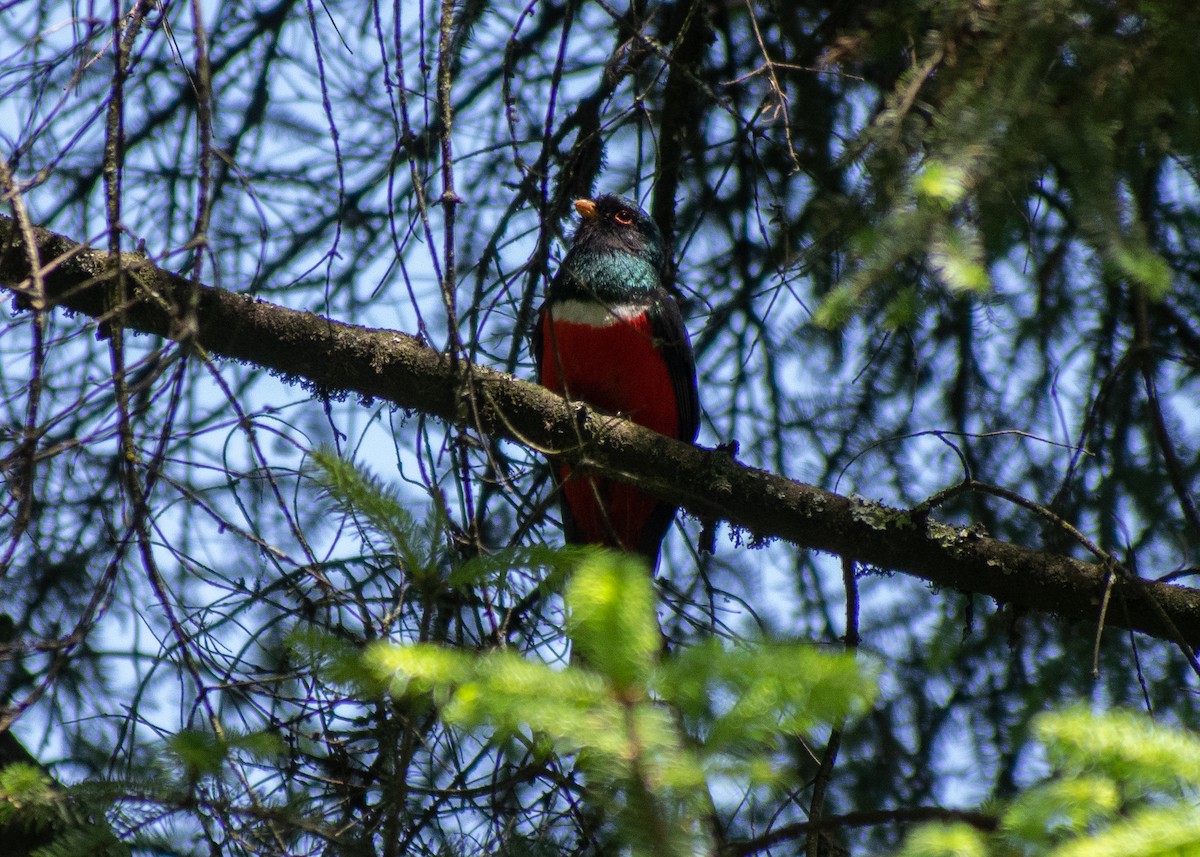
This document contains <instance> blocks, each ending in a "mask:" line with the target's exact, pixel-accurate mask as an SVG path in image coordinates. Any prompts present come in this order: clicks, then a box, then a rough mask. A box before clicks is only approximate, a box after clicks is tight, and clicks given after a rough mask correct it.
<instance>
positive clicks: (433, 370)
mask: <svg viewBox="0 0 1200 857" xmlns="http://www.w3.org/2000/svg"><path fill="white" fill-rule="evenodd" d="M33 232H34V236H35V240H36V241H37V248H36V250H37V253H36V258H38V259H40V260H42V263H41V275H42V281H43V285H44V289H45V299H46V302H47V306H48V307H52V306H60V307H63V308H65V309H68V310H71V311H74V312H79V313H84V314H86V315H89V316H92V317H93V318H99V317H101V316H102V315H103V314H104V312H105V301H104V291H105V290H104V289H103V288H102V284H103V282H104V279H105V277H107V276H110V275H111V274H110V273H109V272H110V270H111V268H110V266H108V264H107V256H106V254H105V253H103V252H99V251H96V250H93V249H91V248H88V247H84V246H82V245H80V244H78V243H76V242H74V241H72V240H70V239H68V238H65V237H63V236H61V235H57V234H55V233H52V232H48V231H46V230H44V229H38V228H35V229H34V230H33ZM31 256H32V254H30V253H29V252H28V250H27V249H26V247H25V245H24V241H23V238H22V233H21V230H20V229H19V228H18V226H17V224H16V223H15V222H14V221H13V220H12V218H9V217H5V216H0V285H3V286H4V287H5V288H8V289H9V290H10V291H12V292H14V293H15V294H17V295H18V296H21V295H25V294H32V292H33V286H32V283H33V279H32V272H31V270H30V258H31ZM122 268H123V269H124V270H125V271H126V275H127V276H128V277H129V279H130V288H129V291H130V294H129V305H128V306H127V307H125V321H124V323H125V325H126V326H127V327H128V328H129V329H130V330H137V331H141V332H144V333H153V334H158V335H160V336H166V337H172V338H176V333H178V334H180V335H181V336H182V335H184V334H186V333H187V331H186V330H184V329H183V328H182V326H181V325H180V320H181V319H182V318H183V313H182V308H183V307H186V306H187V305H188V301H189V299H194V295H193V293H192V291H191V290H192V289H193V288H194V284H192V283H190V282H189V281H188V280H186V279H184V278H182V277H179V276H176V275H174V274H172V273H170V272H167V271H163V270H161V269H159V268H157V267H155V266H154V265H153V264H152V263H150V262H149V261H148V260H146V259H144V258H142V257H140V256H136V255H133V254H127V255H126V256H125V258H124V260H123V262H122ZM196 320H197V330H196V338H195V339H194V340H193V342H194V344H195V345H196V346H197V347H200V348H203V349H204V350H206V351H207V352H209V353H211V354H214V355H219V356H222V357H226V358H230V359H234V360H239V361H242V362H245V363H252V364H255V365H257V366H261V367H263V368H266V369H270V370H272V371H275V372H278V373H280V374H281V375H283V376H285V377H287V378H289V379H292V380H295V381H301V382H304V383H307V384H310V385H312V386H314V387H316V388H318V389H321V390H326V391H347V392H353V393H357V394H358V395H360V396H364V397H368V398H378V399H386V400H388V401H390V402H393V403H394V404H396V405H397V406H399V407H401V408H409V409H413V410H418V411H421V412H423V413H425V414H429V415H431V416H436V417H439V418H441V419H443V420H446V421H447V422H450V423H454V424H456V425H460V426H465V427H467V428H469V429H473V430H476V431H479V432H480V433H482V434H486V435H490V436H494V437H501V438H506V439H509V440H512V441H516V442H518V443H522V444H525V445H528V446H530V447H533V448H535V449H539V450H541V451H544V452H547V454H550V455H552V456H553V457H556V458H560V459H562V460H564V461H567V462H569V463H570V464H571V466H572V467H573V468H578V469H585V470H591V471H593V472H596V473H599V474H602V475H605V476H609V477H612V478H616V479H621V480H624V481H627V482H636V483H637V484H638V485H639V486H641V487H643V488H645V489H646V490H647V491H650V492H651V493H653V494H655V495H657V496H659V497H661V498H663V499H665V500H668V501H670V502H673V503H677V504H679V505H681V506H683V507H684V508H686V509H687V510H688V511H689V512H692V513H693V514H695V515H699V516H703V517H709V518H716V519H725V520H726V521H728V522H729V523H730V524H732V525H733V526H735V527H741V528H744V529H746V530H749V531H751V532H752V533H754V534H755V535H757V536H759V537H763V538H780V539H786V540H787V541H790V542H793V543H794V544H797V545H799V546H801V547H805V548H811V549H815V550H822V551H827V552H829V553H833V554H837V555H839V556H842V557H845V558H848V559H852V560H854V561H856V562H858V563H860V564H864V565H870V566H875V567H877V568H881V569H884V570H887V571H900V572H904V573H906V574H910V575H913V576H916V577H919V578H921V579H923V580H926V581H929V582H930V583H932V584H935V585H936V586H939V587H950V588H954V589H960V590H963V591H966V592H977V593H980V594H983V595H988V596H991V597H992V598H994V599H996V600H997V601H1001V602H1008V603H1013V604H1018V605H1021V606H1023V607H1025V608H1028V609H1030V610H1037V611H1041V612H1046V613H1052V614H1056V615H1059V616H1063V617H1066V618H1070V619H1077V620H1082V621H1084V622H1088V623H1094V622H1095V621H1096V620H1097V617H1098V616H1099V613H1100V602H1101V598H1102V596H1103V594H1104V590H1105V587H1106V584H1107V579H1108V573H1107V569H1105V568H1104V567H1103V566H1101V565H1098V564H1094V563H1087V562H1082V561H1079V560H1076V559H1072V558H1070V557H1066V556H1061V555H1057V554H1052V553H1045V552H1040V551H1035V550H1031V549H1029V548H1025V547H1022V546H1020V545H1016V544H1011V543H1007V542H1002V541H999V540H996V539H993V538H990V537H988V536H987V535H985V534H983V533H982V532H979V531H978V529H977V528H974V527H961V526H949V525H946V524H942V523H938V522H936V521H933V520H929V519H927V518H925V517H924V516H923V515H921V514H915V515H914V514H911V513H909V512H906V511H902V510H897V509H892V508H888V507H886V506H883V505H880V504H878V503H874V502H871V501H868V500H863V499H861V498H858V497H845V496H842V495H839V494H834V493H832V492H829V491H824V490H821V489H819V488H816V487H813V486H811V485H805V484H802V483H799V482H793V481H791V480H788V479H785V478H783V477H781V476H776V475H774V474H771V473H767V472H765V471H762V470H758V469H755V468H751V467H746V466H743V465H741V464H738V463H737V462H736V461H734V460H732V459H731V458H730V457H729V456H728V455H727V454H726V453H723V452H717V451H712V450H707V449H701V448H699V447H692V446H688V445H687V444H683V443H679V442H677V441H673V440H670V439H668V438H665V437H662V436H660V435H658V434H655V433H654V432H652V431H650V430H648V429H645V428H642V427H641V426H638V425H635V424H633V423H630V422H627V421H625V420H621V419H618V418H614V417H612V416H609V415H605V414H602V413H600V412H597V411H594V410H592V409H590V408H587V407H586V406H584V405H581V404H579V403H575V404H574V405H570V406H569V405H567V403H566V402H564V401H563V400H562V399H561V398H559V397H558V396H556V395H554V394H553V393H550V392H549V391H547V390H545V389H543V388H542V387H539V386H537V385H535V384H531V383H529V382H526V381H521V380H518V379H517V378H514V377H512V376H510V375H506V374H504V373H501V372H497V371H495V370H492V369H488V368H485V367H481V366H477V365H474V364H470V363H467V362H465V361H462V360H459V361H457V362H455V361H452V360H451V359H450V358H449V357H448V356H447V355H445V354H442V353H439V352H437V351H435V350H433V349H431V348H429V347H427V346H425V345H423V344H422V343H421V342H420V341H419V340H418V339H416V338H415V337H412V336H409V335H407V334H403V333H398V332H396V331H391V330H377V329H372V328H365V327H358V326H355V325H349V324H343V323H341V322H337V321H333V320H330V319H326V318H322V317H319V316H316V315H313V314H311V313H306V312H298V311H296V310H291V309H287V308H285V307H281V306H277V305H275V304H270V303H267V302H265V301H261V300H257V299H255V298H252V297H249V296H247V295H241V294H235V293H233V292H228V291H225V290H224V289H218V288H211V287H207V286H202V287H200V292H199V303H198V305H197V319H196ZM468 376H470V378H471V381H472V383H471V384H468V383H467V379H468ZM580 438H582V443H580ZM1113 598H1120V599H1123V600H1124V601H1125V608H1126V609H1124V610H1112V611H1109V615H1108V619H1107V620H1108V621H1109V622H1110V623H1112V624H1113V625H1116V626H1119V627H1129V628H1132V629H1134V630H1137V631H1141V632H1143V633H1146V634H1149V635H1150V636H1154V637H1161V638H1163V639H1167V640H1172V641H1175V640H1176V639H1177V638H1176V637H1175V636H1174V635H1173V634H1172V633H1171V631H1170V630H1169V629H1168V627H1165V625H1164V621H1163V619H1164V617H1165V618H1166V619H1168V620H1169V621H1170V623H1171V624H1173V625H1174V626H1175V628H1177V629H1178V631H1179V634H1180V636H1181V637H1182V639H1183V641H1186V643H1187V644H1190V645H1192V646H1197V645H1200V592H1197V591H1196V590H1194V589H1190V588H1187V587H1182V586H1176V585H1173V584H1165V583H1154V582H1149V581H1131V580H1127V579H1125V578H1119V579H1118V580H1117V581H1116V583H1115V585H1114V588H1113Z"/></svg>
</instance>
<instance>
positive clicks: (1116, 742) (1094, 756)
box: [1034, 708, 1200, 788]
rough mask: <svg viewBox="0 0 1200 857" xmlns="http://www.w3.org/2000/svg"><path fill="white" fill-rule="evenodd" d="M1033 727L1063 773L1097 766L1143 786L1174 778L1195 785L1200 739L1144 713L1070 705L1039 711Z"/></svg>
mask: <svg viewBox="0 0 1200 857" xmlns="http://www.w3.org/2000/svg"><path fill="white" fill-rule="evenodd" d="M1034 729H1035V732H1036V734H1037V735H1038V737H1039V738H1040V739H1041V740H1042V741H1043V742H1044V743H1045V744H1046V748H1047V752H1048V755H1049V756H1050V759H1051V761H1052V762H1054V763H1056V764H1058V765H1060V766H1062V767H1064V768H1066V769H1067V770H1068V771H1081V770H1088V769H1098V770H1100V771H1103V772H1104V773H1106V774H1107V775H1108V776H1110V777H1112V778H1113V779H1115V780H1119V781H1123V782H1127V783H1136V784H1140V786H1142V787H1145V786H1151V787H1158V788H1170V787H1173V786H1174V784H1175V782H1176V780H1182V781H1184V782H1186V783H1190V784H1192V785H1194V786H1200V738H1198V737H1197V736H1195V735H1194V734H1192V733H1191V732H1184V731H1183V730H1180V729H1170V728H1167V727H1163V726H1160V725H1158V724H1156V723H1155V722H1154V721H1152V720H1150V719H1149V718H1148V717H1146V716H1145V715H1141V714H1136V713H1133V712H1128V711H1110V712H1107V713H1104V714H1099V715H1094V714H1091V713H1090V712H1088V711H1087V710H1086V709H1083V708H1072V709H1068V710H1066V711H1060V712H1055V713H1051V714H1044V715H1041V716H1040V717H1039V718H1038V719H1037V720H1036V721H1035V724H1034Z"/></svg>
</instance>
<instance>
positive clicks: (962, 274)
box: [928, 228, 992, 294]
mask: <svg viewBox="0 0 1200 857" xmlns="http://www.w3.org/2000/svg"><path fill="white" fill-rule="evenodd" d="M928 258H929V265H930V267H931V268H932V269H933V272H934V274H935V275H936V276H937V278H938V281H939V282H940V283H941V284H942V285H943V286H945V287H946V288H947V289H949V290H950V291H952V292H973V293H976V294H980V293H984V292H987V291H989V290H990V289H991V285H992V281H991V277H989V276H988V271H987V267H986V266H985V265H984V263H983V250H982V248H981V247H980V246H979V241H978V239H977V238H976V237H975V236H974V235H971V234H969V233H968V232H966V231H964V230H963V229H960V228H948V229H946V230H944V231H942V232H941V234H939V235H937V236H936V237H935V238H933V239H932V241H931V242H930V244H929V257H928Z"/></svg>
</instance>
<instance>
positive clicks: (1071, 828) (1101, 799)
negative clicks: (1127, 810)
mask: <svg viewBox="0 0 1200 857" xmlns="http://www.w3.org/2000/svg"><path fill="white" fill-rule="evenodd" d="M1120 805H1121V795H1120V790H1119V789H1118V788H1117V785H1116V783H1114V782H1113V781H1112V780H1110V779H1108V778H1107V777H1095V776H1087V777H1080V778H1078V779H1065V780H1055V781H1051V782H1048V783H1045V784H1043V785H1040V786H1035V787H1034V788H1031V789H1030V790H1029V791H1027V792H1025V793H1024V794H1022V795H1021V796H1020V797H1019V798H1017V800H1016V801H1014V802H1013V805H1012V806H1011V807H1010V808H1009V809H1008V811H1007V812H1006V813H1005V815H1004V828H1005V830H1006V831H1007V832H1008V833H1010V834H1011V835H1012V836H1015V837H1018V838H1021V839H1024V840H1026V841H1027V842H1031V843H1044V842H1047V841H1048V840H1049V839H1050V837H1051V836H1052V835H1058V834H1061V833H1064V832H1067V833H1083V832H1086V831H1087V830H1088V829H1090V828H1091V827H1092V826H1094V825H1096V824H1098V823H1100V822H1106V821H1109V820H1111V819H1112V818H1113V817H1114V816H1115V815H1116V813H1117V811H1118V810H1119V809H1120Z"/></svg>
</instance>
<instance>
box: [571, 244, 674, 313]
mask: <svg viewBox="0 0 1200 857" xmlns="http://www.w3.org/2000/svg"><path fill="white" fill-rule="evenodd" d="M661 285H662V284H661V281H660V279H659V276H658V270H657V268H655V266H654V265H653V264H651V262H650V261H649V260H647V259H643V258H641V257H638V256H635V255H633V254H632V253H621V252H603V251H595V250H592V251H589V252H585V253H568V254H567V258H566V259H564V260H563V265H562V269H561V271H560V273H559V276H558V277H557V279H556V282H555V286H556V288H555V289H554V291H555V294H554V298H555V299H557V300H572V299H574V300H589V299H590V300H595V301H600V302H602V303H617V302H621V301H628V300H630V299H631V298H640V297H644V298H650V297H653V296H654V295H655V294H656V293H657V291H658V289H659V288H660V287H661Z"/></svg>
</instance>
